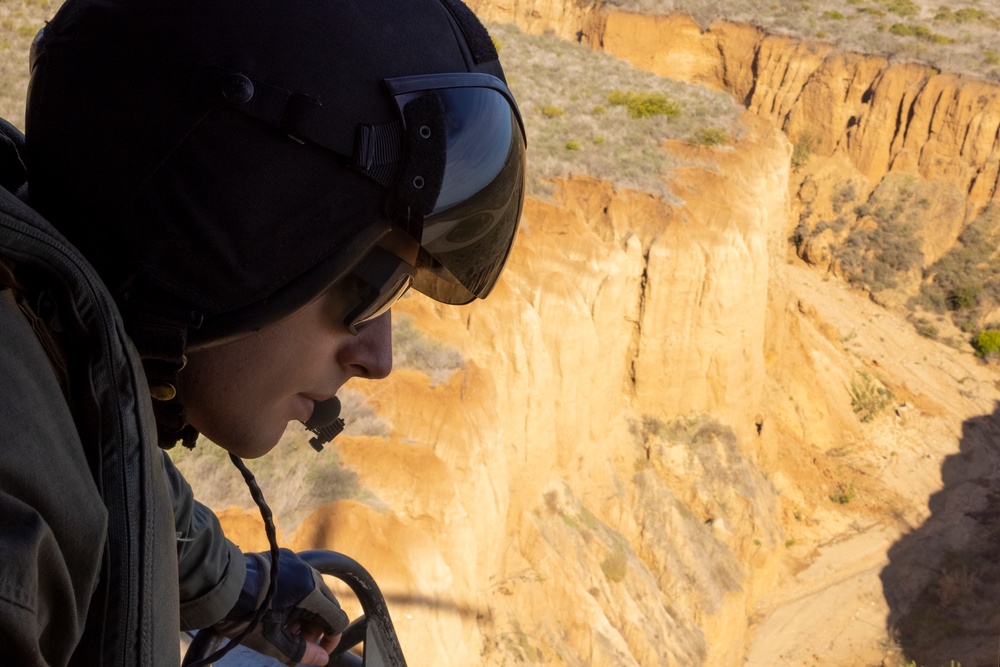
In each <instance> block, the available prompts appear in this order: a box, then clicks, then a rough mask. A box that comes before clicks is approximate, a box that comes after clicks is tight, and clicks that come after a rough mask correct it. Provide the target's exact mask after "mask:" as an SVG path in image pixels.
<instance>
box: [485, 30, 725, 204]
mask: <svg viewBox="0 0 1000 667" xmlns="http://www.w3.org/2000/svg"><path fill="white" fill-rule="evenodd" d="M490 32H491V33H492V34H493V35H494V36H495V38H496V39H499V40H501V41H502V42H503V43H504V45H505V47H504V54H503V59H504V70H505V71H506V73H507V75H508V80H509V81H510V86H511V89H512V90H513V92H514V95H515V96H516V97H517V99H518V104H519V105H520V107H521V112H522V115H523V116H524V122H525V126H526V131H527V134H528V145H529V147H530V148H529V151H528V160H529V163H530V164H529V173H530V183H529V189H530V192H532V193H533V194H535V195H543V194H545V192H546V191H547V189H548V187H549V186H547V185H546V183H547V180H548V179H551V178H555V177H565V176H568V175H570V174H574V173H583V174H588V175H591V176H594V177H596V178H601V179H605V180H609V181H612V182H614V183H615V184H616V185H618V186H621V187H628V188H634V189H638V190H645V191H647V192H651V193H653V194H656V195H660V196H664V197H669V196H670V194H669V189H668V179H669V175H670V170H671V169H672V167H673V166H674V165H675V164H676V160H677V158H676V157H673V156H672V155H671V154H670V153H669V152H668V151H665V150H664V149H663V142H664V141H665V140H667V139H677V140H682V141H689V142H692V143H702V144H704V145H719V144H722V143H732V142H734V141H738V140H739V138H740V137H741V134H742V130H741V128H740V126H739V123H738V118H739V115H740V113H741V109H742V108H741V107H740V105H739V104H738V103H737V102H735V101H734V100H733V99H732V98H731V97H730V96H728V95H726V94H725V93H722V92H716V91H711V90H708V89H707V88H705V87H703V86H694V85H687V84H683V83H680V82H678V81H672V80H669V79H664V78H661V77H657V76H655V75H653V74H649V73H647V72H643V71H641V70H639V69H637V68H634V67H632V66H630V65H628V64H627V63H624V62H622V61H621V60H618V59H616V58H613V57H611V56H609V55H607V54H603V53H597V52H595V51H593V50H592V49H590V48H588V47H587V46H585V45H582V44H567V43H566V42H565V41H563V40H560V39H558V38H557V37H555V36H550V35H528V34H524V33H522V32H521V31H520V30H519V29H518V28H516V27H515V26H511V25H506V24H501V25H491V26H490ZM557 110H558V111H557ZM559 112H561V113H559Z"/></svg>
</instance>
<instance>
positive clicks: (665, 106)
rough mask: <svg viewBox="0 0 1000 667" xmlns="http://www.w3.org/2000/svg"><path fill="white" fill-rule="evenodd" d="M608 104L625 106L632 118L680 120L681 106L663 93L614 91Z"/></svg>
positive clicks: (609, 96)
mask: <svg viewBox="0 0 1000 667" xmlns="http://www.w3.org/2000/svg"><path fill="white" fill-rule="evenodd" d="M608 103H609V104H611V105H613V106H624V107H625V109H626V110H627V111H628V115H629V116H631V117H632V118H649V117H651V116H666V117H667V118H679V117H680V115H681V106H680V105H679V104H678V103H677V102H672V101H670V100H669V99H668V98H667V96H666V95H664V94H662V93H646V92H639V93H636V92H626V93H623V92H622V91H620V90H613V91H611V92H610V93H609V94H608Z"/></svg>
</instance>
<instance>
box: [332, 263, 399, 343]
mask: <svg viewBox="0 0 1000 667" xmlns="http://www.w3.org/2000/svg"><path fill="white" fill-rule="evenodd" d="M416 273H417V270H416V269H415V268H414V267H413V266H411V265H410V264H408V263H407V262H406V261H404V260H403V259H401V258H399V257H397V256H396V255H394V254H392V253H391V252H389V251H388V250H386V249H385V248H382V247H380V246H375V247H374V248H372V249H371V251H369V252H368V254H367V255H365V258H364V259H363V260H361V262H360V263H358V265H357V266H356V267H354V269H352V270H351V274H350V276H349V279H350V283H351V285H352V287H354V288H355V289H357V291H358V292H359V296H358V303H357V305H356V306H355V307H354V308H352V309H351V310H350V311H349V312H348V313H347V315H346V316H345V317H344V326H346V327H347V330H348V331H350V332H351V333H352V334H354V335H357V334H358V327H359V326H360V325H362V324H364V323H366V322H371V321H372V320H374V319H375V318H377V317H379V316H381V315H383V314H385V312H386V311H388V310H389V309H390V308H392V306H393V304H395V303H396V301H398V300H399V298H400V297H402V296H403V295H404V294H405V293H406V291H407V290H408V289H409V288H410V285H412V284H413V278H414V276H416Z"/></svg>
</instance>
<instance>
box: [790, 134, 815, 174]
mask: <svg viewBox="0 0 1000 667" xmlns="http://www.w3.org/2000/svg"><path fill="white" fill-rule="evenodd" d="M815 142H816V140H815V139H813V137H812V136H810V135H808V134H803V135H802V136H801V137H799V139H798V141H796V142H795V148H794V149H793V150H792V168H793V169H801V168H802V167H804V166H805V164H806V162H808V161H809V157H810V156H811V155H812V151H813V147H814V144H815Z"/></svg>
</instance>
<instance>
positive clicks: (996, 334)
mask: <svg viewBox="0 0 1000 667" xmlns="http://www.w3.org/2000/svg"><path fill="white" fill-rule="evenodd" d="M973 347H975V348H976V356H979V357H981V358H983V359H991V358H994V357H998V356H1000V329H983V330H982V331H980V332H979V335H978V336H976V340H975V342H974V343H973Z"/></svg>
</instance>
